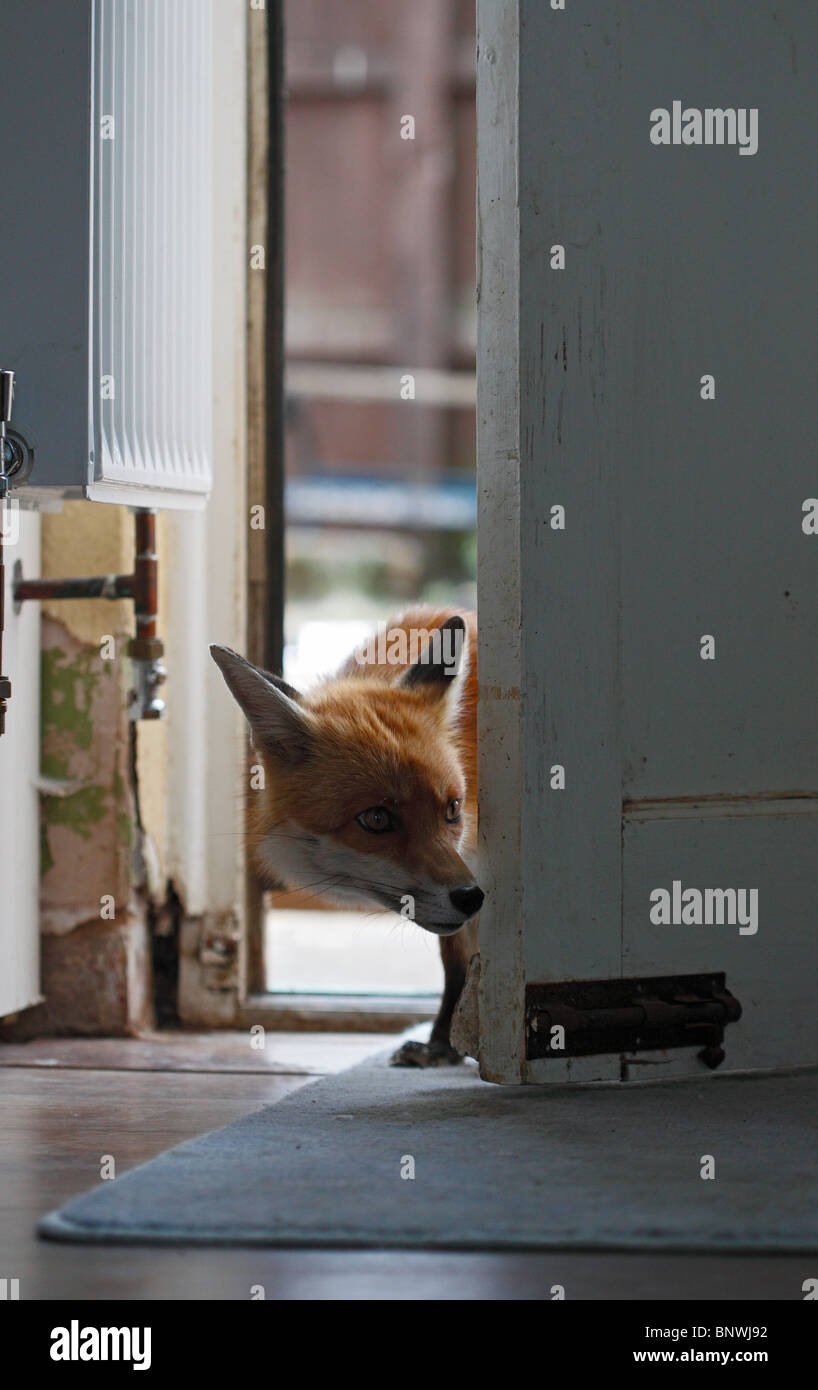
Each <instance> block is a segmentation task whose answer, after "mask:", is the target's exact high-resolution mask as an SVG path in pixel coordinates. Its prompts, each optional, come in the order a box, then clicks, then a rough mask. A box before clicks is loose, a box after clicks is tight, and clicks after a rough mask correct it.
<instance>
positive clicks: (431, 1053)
mask: <svg viewBox="0 0 818 1390" xmlns="http://www.w3.org/2000/svg"><path fill="white" fill-rule="evenodd" d="M462 1060H463V1058H462V1057H461V1056H460V1053H459V1052H457V1051H455V1049H454V1048H453V1047H451V1046H450V1045H449V1043H444V1042H427V1043H423V1042H412V1041H409V1042H405V1043H404V1044H403V1046H402V1047H399V1048H398V1050H397V1052H394V1053H393V1054H392V1056H391V1057H390V1059H389V1061H390V1063H391V1065H392V1066H393V1067H456V1066H457V1064H458V1062H462Z"/></svg>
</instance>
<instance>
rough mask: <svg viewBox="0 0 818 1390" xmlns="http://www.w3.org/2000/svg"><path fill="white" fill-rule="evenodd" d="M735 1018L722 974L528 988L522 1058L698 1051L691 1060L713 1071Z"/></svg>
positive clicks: (738, 1013)
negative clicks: (697, 1054) (524, 1047)
mask: <svg viewBox="0 0 818 1390" xmlns="http://www.w3.org/2000/svg"><path fill="white" fill-rule="evenodd" d="M739 1018H741V1004H740V1003H739V1001H738V1000H737V999H736V998H735V997H734V996H733V995H732V994H731V993H730V991H729V990H728V989H727V986H726V983H725V975H724V973H723V972H720V973H715V974H711V975H659V976H654V977H651V978H648V979H628V980H567V981H563V982H560V983H558V984H530V985H527V986H526V992H525V1031H526V1057H527V1058H528V1059H529V1061H534V1060H535V1059H536V1058H539V1057H590V1056H592V1055H594V1054H598V1053H603V1052H650V1051H664V1050H665V1049H666V1048H674V1047H696V1046H702V1045H703V1046H702V1051H701V1052H700V1053H699V1057H700V1059H701V1060H702V1061H703V1062H704V1063H705V1065H706V1066H708V1067H710V1068H714V1067H717V1066H719V1065H720V1064H721V1062H723V1061H724V1056H725V1054H724V1048H723V1047H722V1043H723V1041H724V1030H725V1028H726V1026H727V1024H728V1023H734V1022H735V1021H736V1020H737V1019H739ZM555 1029H560V1030H561V1031H560V1032H559V1033H555V1032H554V1030H555Z"/></svg>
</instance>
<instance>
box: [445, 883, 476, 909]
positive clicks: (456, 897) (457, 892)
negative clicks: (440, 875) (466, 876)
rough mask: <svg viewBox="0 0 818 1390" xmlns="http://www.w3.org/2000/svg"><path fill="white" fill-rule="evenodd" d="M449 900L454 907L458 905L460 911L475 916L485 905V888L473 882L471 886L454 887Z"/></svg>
mask: <svg viewBox="0 0 818 1390" xmlns="http://www.w3.org/2000/svg"><path fill="white" fill-rule="evenodd" d="M449 901H450V903H451V904H452V907H456V908H457V910H458V912H464V913H465V914H466V916H467V917H473V916H474V914H475V912H479V911H480V909H481V907H482V906H483V890H482V888H478V887H477V884H476V883H473V884H472V885H471V886H470V887H469V888H453V889H452V891H451V893H450V894H449Z"/></svg>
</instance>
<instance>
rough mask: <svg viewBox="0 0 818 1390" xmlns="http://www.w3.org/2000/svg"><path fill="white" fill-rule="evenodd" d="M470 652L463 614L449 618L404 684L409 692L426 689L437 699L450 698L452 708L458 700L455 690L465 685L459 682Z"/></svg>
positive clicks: (428, 645)
mask: <svg viewBox="0 0 818 1390" xmlns="http://www.w3.org/2000/svg"><path fill="white" fill-rule="evenodd" d="M465 650H466V624H465V623H464V621H463V619H462V618H461V617H460V615H459V614H455V615H454V617H452V618H447V619H446V621H445V623H441V625H440V627H439V628H435V630H434V631H433V633H432V636H431V638H430V640H429V641H428V642H427V644H426V646H425V647H424V649H423V651H422V652H421V653H420V656H419V657H418V659H417V661H416V662H415V664H414V666H410V667H409V669H408V671H404V673H403V675H402V676H401V685H403V686H406V687H407V689H409V690H424V691H428V693H429V694H430V695H431V696H433V697H434V698H437V699H440V698H442V697H444V696H446V697H450V698H448V700H447V703H448V704H449V706H450V707H453V706H455V705H456V704H457V703H458V701H457V699H456V698H455V691H456V690H457V688H458V687H459V686H460V684H461V682H460V680H459V679H458V677H459V675H460V673H461V671H462V669H463V665H464V656H465Z"/></svg>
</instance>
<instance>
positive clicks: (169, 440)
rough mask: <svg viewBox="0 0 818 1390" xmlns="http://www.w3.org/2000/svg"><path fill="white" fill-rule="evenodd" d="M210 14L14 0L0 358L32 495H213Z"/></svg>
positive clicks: (172, 502)
mask: <svg viewBox="0 0 818 1390" xmlns="http://www.w3.org/2000/svg"><path fill="white" fill-rule="evenodd" d="M211 24H212V19H211V5H210V0H70V3H68V4H67V3H66V0H3V17H2V46H3V65H4V70H5V71H6V72H7V73H8V74H10V81H11V86H12V91H11V93H10V94H9V92H8V91H7V92H6V94H5V96H4V114H3V115H2V116H0V120H2V123H3V127H4V130H3V145H4V148H5V151H6V154H7V155H8V156H9V162H10V168H8V169H7V170H6V171H4V174H5V176H6V181H5V184H4V192H3V197H2V198H0V257H2V264H3V265H4V267H5V272H6V274H5V275H4V277H3V280H4V284H3V286H2V288H0V359H2V360H1V361H0V366H4V367H11V368H13V369H14V370H15V372H16V374H17V382H16V395H15V407H14V415H13V418H12V428H13V429H14V430H15V431H16V432H17V434H18V435H19V436H20V438H21V440H22V442H23V446H24V456H25V467H24V468H21V470H20V473H19V475H18V477H17V479H16V480H15V487H16V492H17V493H18V495H19V496H20V497H21V498H25V497H29V498H30V499H32V500H36V499H37V497H38V496H39V497H47V496H49V495H52V496H53V495H54V494H55V493H59V494H61V495H64V496H80V495H84V496H86V497H90V498H92V499H94V500H97V501H116V502H129V503H137V504H141V505H146V504H148V505H155V506H163V505H165V506H196V505H201V503H202V501H203V499H204V497H205V496H206V495H207V492H208V490H209V487H210V466H211V447H210V420H211V412H212V390H211V333H212V328H211V284H212V264H211V262H212V253H211V217H212V194H211V137H212V121H213V111H212V62H213V57H212V42H211ZM9 96H10V98H11V101H10V103H9ZM7 291H8V292H7Z"/></svg>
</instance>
